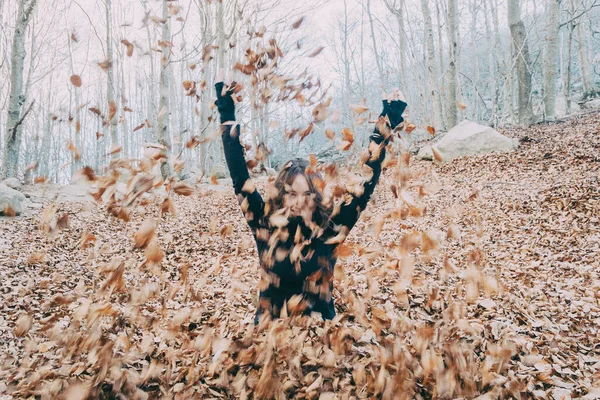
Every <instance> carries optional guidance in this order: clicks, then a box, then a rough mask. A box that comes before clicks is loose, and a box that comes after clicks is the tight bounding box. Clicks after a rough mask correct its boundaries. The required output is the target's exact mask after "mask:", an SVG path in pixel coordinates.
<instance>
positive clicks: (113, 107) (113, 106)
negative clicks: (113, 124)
mask: <svg viewBox="0 0 600 400" xmlns="http://www.w3.org/2000/svg"><path fill="white" fill-rule="evenodd" d="M116 114H117V103H115V101H114V100H111V101H109V102H108V120H109V121H112V119H113V118H114V117H115V115H116Z"/></svg>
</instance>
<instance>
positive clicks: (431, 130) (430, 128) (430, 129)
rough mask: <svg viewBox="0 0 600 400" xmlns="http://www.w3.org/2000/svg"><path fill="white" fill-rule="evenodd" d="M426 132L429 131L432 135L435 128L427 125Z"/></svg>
mask: <svg viewBox="0 0 600 400" xmlns="http://www.w3.org/2000/svg"><path fill="white" fill-rule="evenodd" d="M427 132H429V134H430V135H431V136H433V135H435V128H434V127H433V126H430V125H427Z"/></svg>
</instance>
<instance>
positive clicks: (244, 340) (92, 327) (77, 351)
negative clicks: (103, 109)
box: [0, 114, 600, 399]
mask: <svg viewBox="0 0 600 400" xmlns="http://www.w3.org/2000/svg"><path fill="white" fill-rule="evenodd" d="M597 120H598V115H597V114H596V115H589V116H587V117H581V118H579V119H574V120H572V121H569V122H567V123H563V124H557V125H548V126H536V127H532V128H529V129H526V130H507V131H505V132H503V133H505V134H507V135H509V136H512V137H517V138H519V139H521V145H520V147H519V149H518V150H516V151H515V152H512V153H507V154H492V155H487V156H476V157H469V158H462V159H457V160H454V161H453V162H452V163H449V164H444V165H437V164H431V163H427V162H417V161H414V160H411V159H410V157H409V155H408V154H406V153H404V154H398V159H397V160H396V162H393V160H392V161H390V162H388V163H387V164H388V165H389V168H388V170H387V171H386V173H385V174H384V176H383V177H382V180H381V181H380V183H379V185H378V187H377V189H376V192H375V194H374V196H373V199H372V201H371V204H370V205H369V207H368V208H367V210H366V211H365V212H364V213H363V215H362V216H361V219H360V221H359V222H358V224H357V225H356V226H355V228H354V229H353V231H352V233H351V235H350V236H349V237H348V239H347V241H346V243H345V245H344V246H343V247H341V248H340V254H339V256H340V260H339V262H338V265H337V266H336V271H335V277H336V281H335V287H336V290H335V291H334V296H335V299H336V308H337V313H338V315H337V317H336V318H335V319H334V320H333V321H323V320H322V319H320V318H319V316H313V317H290V318H284V319H280V320H276V321H263V322H261V323H260V324H259V325H258V326H255V325H254V323H253V320H254V312H255V310H256V302H257V295H258V291H257V287H258V281H259V277H260V273H259V265H258V256H257V253H256V249H255V247H254V243H253V238H252V236H251V234H250V231H249V229H248V227H247V226H246V223H245V220H244V218H243V215H242V212H241V211H240V209H239V205H238V203H237V200H236V198H235V196H234V195H233V190H230V191H225V192H223V191H221V190H215V189H217V188H218V187H216V186H211V185H196V186H193V185H191V184H183V183H181V182H175V181H167V182H162V181H160V179H158V178H156V176H154V177H153V176H152V174H151V173H150V171H151V169H152V167H153V166H152V165H150V166H148V168H149V169H147V170H146V171H145V170H143V169H142V168H145V167H143V166H142V167H140V166H138V167H135V168H133V167H131V168H130V169H127V168H125V167H126V166H127V165H128V164H127V163H123V162H115V163H116V164H114V165H113V169H112V170H111V171H112V172H111V173H109V174H107V175H106V176H104V177H96V176H95V175H93V171H87V173H84V175H85V176H87V178H88V179H89V180H90V182H91V183H92V185H93V190H92V193H93V194H94V195H95V197H96V199H97V200H99V202H98V203H92V202H90V203H60V204H55V203H53V202H52V201H51V200H48V201H47V202H46V204H45V205H44V206H45V208H44V211H43V212H42V213H41V214H40V215H35V216H24V217H17V218H14V219H10V220H5V221H3V223H2V224H1V225H0V237H2V238H3V240H2V241H0V246H2V247H1V249H2V251H1V254H2V256H1V257H2V260H1V262H0V277H1V283H0V285H1V290H0V292H1V296H2V302H1V303H0V304H1V305H0V307H1V309H2V313H1V315H2V317H1V319H0V348H1V356H0V357H1V358H0V365H1V367H0V392H5V393H8V394H9V395H10V396H13V397H15V398H20V397H30V396H35V397H39V398H67V399H80V398H116V397H125V398H142V399H145V398H158V397H172V398H192V397H197V398H199V397H211V398H233V397H235V398H237V397H239V398H248V397H252V398H286V397H298V398H324V399H328V398H332V399H333V398H351V397H352V398H366V397H375V396H377V397H379V396H380V397H382V398H392V397H393V398H406V399H409V398H456V397H464V398H476V397H479V398H482V399H483V398H485V399H487V398H490V399H491V398H507V397H516V398H555V399H562V398H596V397H598V396H599V393H600V387H598V382H600V349H599V348H598V343H599V341H598V331H597V326H598V323H599V322H600V309H599V304H598V298H600V279H599V277H598V271H599V269H598V260H600V250H599V243H600V233H599V229H600V224H599V223H598V215H600V209H599V208H600V204H599V200H600V196H599V195H600V194H599V189H598V181H597V179H598V172H599V171H598V156H597V154H598V147H599V146H600V136H599V133H600V126H599V125H598V122H597ZM129 165H131V164H129ZM118 171H121V174H123V175H126V172H128V173H129V174H131V175H128V178H127V179H126V180H125V181H122V178H121V175H119V174H116V172H118ZM257 186H258V187H259V190H263V191H264V190H265V188H266V182H263V181H258V182H257ZM229 189H231V188H229Z"/></svg>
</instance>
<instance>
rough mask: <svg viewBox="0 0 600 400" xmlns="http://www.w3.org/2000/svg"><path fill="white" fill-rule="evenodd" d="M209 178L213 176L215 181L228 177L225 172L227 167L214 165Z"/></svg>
mask: <svg viewBox="0 0 600 400" xmlns="http://www.w3.org/2000/svg"><path fill="white" fill-rule="evenodd" d="M210 175H211V176H213V175H214V176H215V177H216V178H217V179H225V178H227V177H228V175H229V173H228V171H227V167H226V166H225V165H223V164H217V165H215V166H214V167H213V168H212V170H211V171H210Z"/></svg>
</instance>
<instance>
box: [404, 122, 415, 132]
mask: <svg viewBox="0 0 600 400" xmlns="http://www.w3.org/2000/svg"><path fill="white" fill-rule="evenodd" d="M416 128H417V126H416V125H415V124H408V125H406V128H404V132H406V133H411V132H412V131H414V130H415V129H416Z"/></svg>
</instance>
